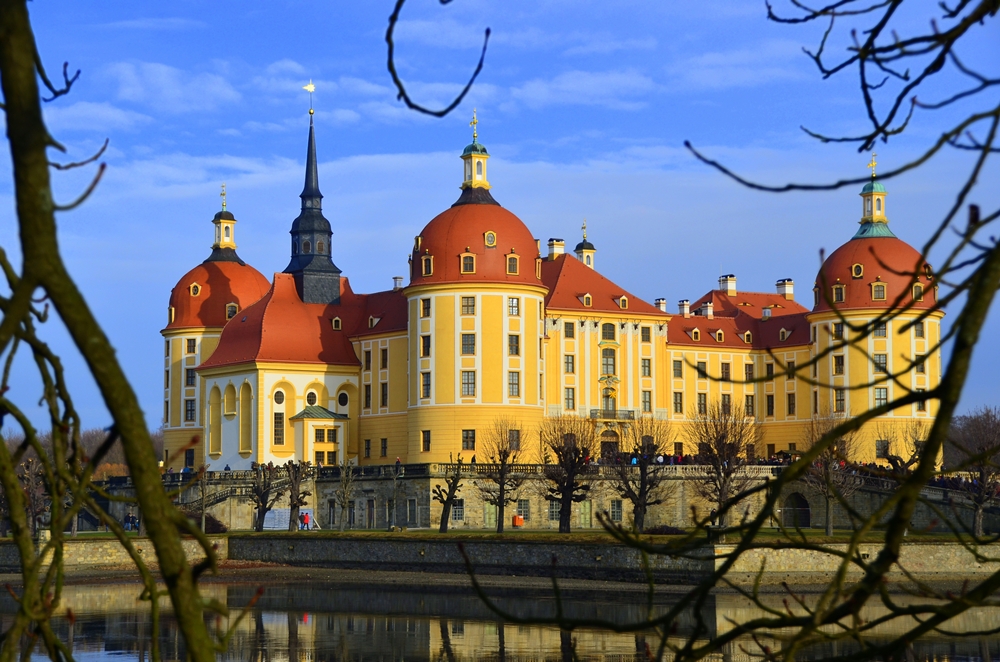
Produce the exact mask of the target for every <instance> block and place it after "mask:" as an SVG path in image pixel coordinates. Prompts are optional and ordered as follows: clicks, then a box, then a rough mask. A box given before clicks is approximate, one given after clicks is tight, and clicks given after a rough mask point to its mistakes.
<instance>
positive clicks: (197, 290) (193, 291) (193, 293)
mask: <svg viewBox="0 0 1000 662" xmlns="http://www.w3.org/2000/svg"><path fill="white" fill-rule="evenodd" d="M199 294H201V288H200V287H198V286H197V285H192V286H191V296H195V297H196V296H198V295H199Z"/></svg>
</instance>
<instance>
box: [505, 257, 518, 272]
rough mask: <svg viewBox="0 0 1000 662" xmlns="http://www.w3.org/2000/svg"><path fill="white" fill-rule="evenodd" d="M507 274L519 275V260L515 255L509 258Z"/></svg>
mask: <svg viewBox="0 0 1000 662" xmlns="http://www.w3.org/2000/svg"><path fill="white" fill-rule="evenodd" d="M507 273H508V274H512V275H517V258H516V257H514V256H513V255H511V256H509V257H508V258H507Z"/></svg>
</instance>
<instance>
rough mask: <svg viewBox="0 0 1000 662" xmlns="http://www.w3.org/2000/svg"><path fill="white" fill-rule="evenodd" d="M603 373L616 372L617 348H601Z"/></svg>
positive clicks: (610, 373) (611, 373)
mask: <svg viewBox="0 0 1000 662" xmlns="http://www.w3.org/2000/svg"><path fill="white" fill-rule="evenodd" d="M601 374H602V375H613V374H615V350H613V349H602V350H601Z"/></svg>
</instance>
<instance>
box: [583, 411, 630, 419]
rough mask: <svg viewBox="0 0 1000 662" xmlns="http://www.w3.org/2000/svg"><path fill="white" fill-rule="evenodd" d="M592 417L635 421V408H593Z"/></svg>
mask: <svg viewBox="0 0 1000 662" xmlns="http://www.w3.org/2000/svg"><path fill="white" fill-rule="evenodd" d="M590 417H591V418H593V419H597V420H601V421H634V420H635V410H634V409H591V410H590Z"/></svg>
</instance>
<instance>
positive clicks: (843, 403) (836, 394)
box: [833, 388, 847, 414]
mask: <svg viewBox="0 0 1000 662" xmlns="http://www.w3.org/2000/svg"><path fill="white" fill-rule="evenodd" d="M833 411H834V412H836V413H838V414H843V413H844V412H845V411H847V398H846V395H845V394H844V389H842V388H838V389H835V390H834V391H833Z"/></svg>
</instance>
